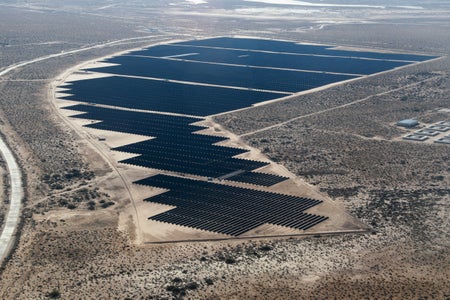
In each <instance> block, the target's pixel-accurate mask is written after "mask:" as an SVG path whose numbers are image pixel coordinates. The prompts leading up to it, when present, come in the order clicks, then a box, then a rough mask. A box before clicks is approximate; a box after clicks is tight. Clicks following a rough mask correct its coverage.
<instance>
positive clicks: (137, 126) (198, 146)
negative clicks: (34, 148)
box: [65, 105, 287, 186]
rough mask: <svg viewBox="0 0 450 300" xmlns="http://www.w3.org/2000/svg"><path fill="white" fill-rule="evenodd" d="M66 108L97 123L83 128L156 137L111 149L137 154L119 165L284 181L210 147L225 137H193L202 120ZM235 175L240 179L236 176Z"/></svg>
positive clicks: (254, 164) (264, 182) (252, 181)
mask: <svg viewBox="0 0 450 300" xmlns="http://www.w3.org/2000/svg"><path fill="white" fill-rule="evenodd" d="M65 109H70V110H74V111H82V112H84V113H83V114H78V115H75V116H74V117H76V118H83V119H88V120H98V121H100V122H96V123H91V124H87V125H85V126H86V127H90V128H96V129H102V130H110V131H116V132H124V133H131V134H140V135H144V136H148V137H154V139H150V140H147V141H143V142H139V143H134V144H130V145H125V146H121V147H116V148H113V150H115V151H121V152H126V153H132V154H137V155H138V156H136V157H133V158H129V159H126V160H122V161H121V162H122V163H126V164H131V165H136V166H141V167H147V168H154V169H158V170H165V171H172V172H177V173H187V174H193V175H198V176H205V177H214V178H219V177H223V176H225V177H227V178H226V179H227V180H231V181H238V182H243V183H248V184H257V185H263V186H271V185H273V184H276V183H279V182H281V181H284V180H286V179H287V178H286V177H282V176H276V175H270V174H261V173H254V175H252V174H253V173H252V172H251V171H253V170H255V169H258V168H261V167H264V166H266V165H267V163H265V162H260V161H252V160H246V159H239V158H235V157H234V156H236V155H240V154H243V153H246V152H248V150H246V149H240V148H233V147H225V146H217V145H214V143H218V142H221V141H225V140H227V138H225V137H220V136H211V135H203V134H197V133H194V132H196V131H199V130H202V129H205V128H206V127H202V126H195V125H191V123H196V122H199V121H201V120H202V119H198V118H190V117H183V116H172V115H161V114H155V113H145V112H135V111H127V110H117V109H111V108H104V107H98V106H91V105H75V106H70V107H66V108H65ZM235 173H236V174H239V175H238V176H235V175H234V174H235ZM227 175H229V176H227Z"/></svg>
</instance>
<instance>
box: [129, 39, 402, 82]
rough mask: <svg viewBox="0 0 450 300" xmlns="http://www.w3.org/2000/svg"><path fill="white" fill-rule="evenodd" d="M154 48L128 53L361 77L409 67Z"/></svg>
mask: <svg viewBox="0 0 450 300" xmlns="http://www.w3.org/2000/svg"><path fill="white" fill-rule="evenodd" d="M157 47H158V48H157V49H155V48H154V47H152V48H149V49H147V50H142V51H136V52H133V53H130V55H144V56H145V55H148V56H158V55H159V54H160V52H164V49H166V51H168V52H170V53H178V54H191V55H187V56H182V57H177V59H186V60H192V61H203V62H218V63H227V64H236V65H243V66H246V65H249V66H260V67H271V68H286V69H297V70H311V71H323V72H335V73H348V74H364V75H367V74H373V73H378V72H382V71H386V70H390V69H393V68H396V67H400V66H404V65H407V64H409V63H410V62H406V61H403V62H400V61H387V60H373V59H360V58H350V57H342V56H338V57H327V56H314V55H297V54H295V55H294V54H293V55H291V54H279V53H266V52H254V51H253V52H252V51H244V50H231V49H212V48H199V47H195V46H175V45H165V46H157Z"/></svg>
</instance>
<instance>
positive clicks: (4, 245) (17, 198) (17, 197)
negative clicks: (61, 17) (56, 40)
mask: <svg viewBox="0 0 450 300" xmlns="http://www.w3.org/2000/svg"><path fill="white" fill-rule="evenodd" d="M155 37H156V36H155V35H152V36H142V37H134V38H127V39H121V40H115V41H111V42H106V43H102V44H96V45H93V46H88V47H84V48H80V49H75V50H70V51H65V52H60V53H55V54H50V55H46V56H42V57H38V58H35V59H32V60H28V61H23V62H19V63H17V64H14V65H11V66H8V67H6V68H4V69H3V70H1V71H0V77H1V76H4V75H6V74H8V73H9V72H11V71H14V70H16V69H18V68H21V67H24V66H27V65H30V64H33V63H36V62H41V61H44V60H47V59H51V58H55V57H60V56H66V55H70V54H74V53H78V52H82V51H87V50H91V49H95V48H103V47H107V46H112V45H115V44H120V43H122V42H129V41H134V40H145V39H149V38H155ZM0 155H2V157H3V158H4V159H5V162H6V165H7V169H8V172H9V177H10V182H11V192H10V199H9V210H8V213H7V216H6V218H5V224H4V228H3V231H2V233H1V235H0V262H2V261H3V260H4V258H5V257H6V256H7V255H8V253H9V250H10V248H11V245H12V242H13V238H14V233H15V231H16V229H17V225H18V224H19V216H20V208H21V203H22V198H23V195H24V191H23V186H22V173H21V170H20V168H19V165H18V164H17V162H16V159H15V157H14V155H13V154H12V152H11V150H10V149H9V147H8V145H7V144H6V143H5V141H4V140H3V138H2V137H1V136H0Z"/></svg>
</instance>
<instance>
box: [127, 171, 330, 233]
mask: <svg viewBox="0 0 450 300" xmlns="http://www.w3.org/2000/svg"><path fill="white" fill-rule="evenodd" d="M136 184H141V185H147V186H154V187H159V188H164V189H169V191H168V192H165V193H162V194H159V195H157V196H154V197H151V198H148V199H146V201H149V202H155V203H160V204H165V205H171V206H176V208H175V209H172V210H169V211H167V212H165V213H162V214H159V215H156V216H153V217H150V219H152V220H156V221H160V222H166V223H171V224H176V225H181V226H187V227H193V228H197V229H203V230H208V231H214V232H219V233H223V234H228V235H233V236H237V235H240V234H242V233H244V232H247V231H249V230H251V229H254V228H255V227H258V226H260V225H262V224H265V223H269V224H275V225H281V226H286V227H292V228H295V229H301V230H307V229H309V228H311V227H313V226H315V225H317V224H319V223H321V222H323V221H324V220H326V219H327V217H323V216H319V215H314V214H309V213H305V212H304V211H305V210H307V209H309V208H311V207H313V206H315V205H318V204H320V203H321V201H318V200H314V199H308V198H302V197H296V196H290V195H284V194H278V193H270V192H263V191H258V190H253V189H245V188H238V187H231V186H226V185H221V184H216V183H211V182H202V181H197V180H191V179H186V178H180V177H173V176H167V175H156V176H153V177H149V178H145V179H143V180H140V181H137V182H136Z"/></svg>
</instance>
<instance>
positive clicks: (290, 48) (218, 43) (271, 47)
mask: <svg viewBox="0 0 450 300" xmlns="http://www.w3.org/2000/svg"><path fill="white" fill-rule="evenodd" d="M175 45H195V46H206V47H223V48H232V49H251V50H262V51H271V52H288V53H303V54H314V55H334V56H349V57H365V58H374V59H391V60H406V61H425V60H429V59H432V58H435V57H434V56H428V55H415V54H399V53H380V52H367V51H344V50H336V49H333V46H323V45H307V44H297V43H295V42H286V41H276V40H261V39H248V38H230V37H221V38H212V39H205V40H194V41H186V42H181V43H176V44H175Z"/></svg>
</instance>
